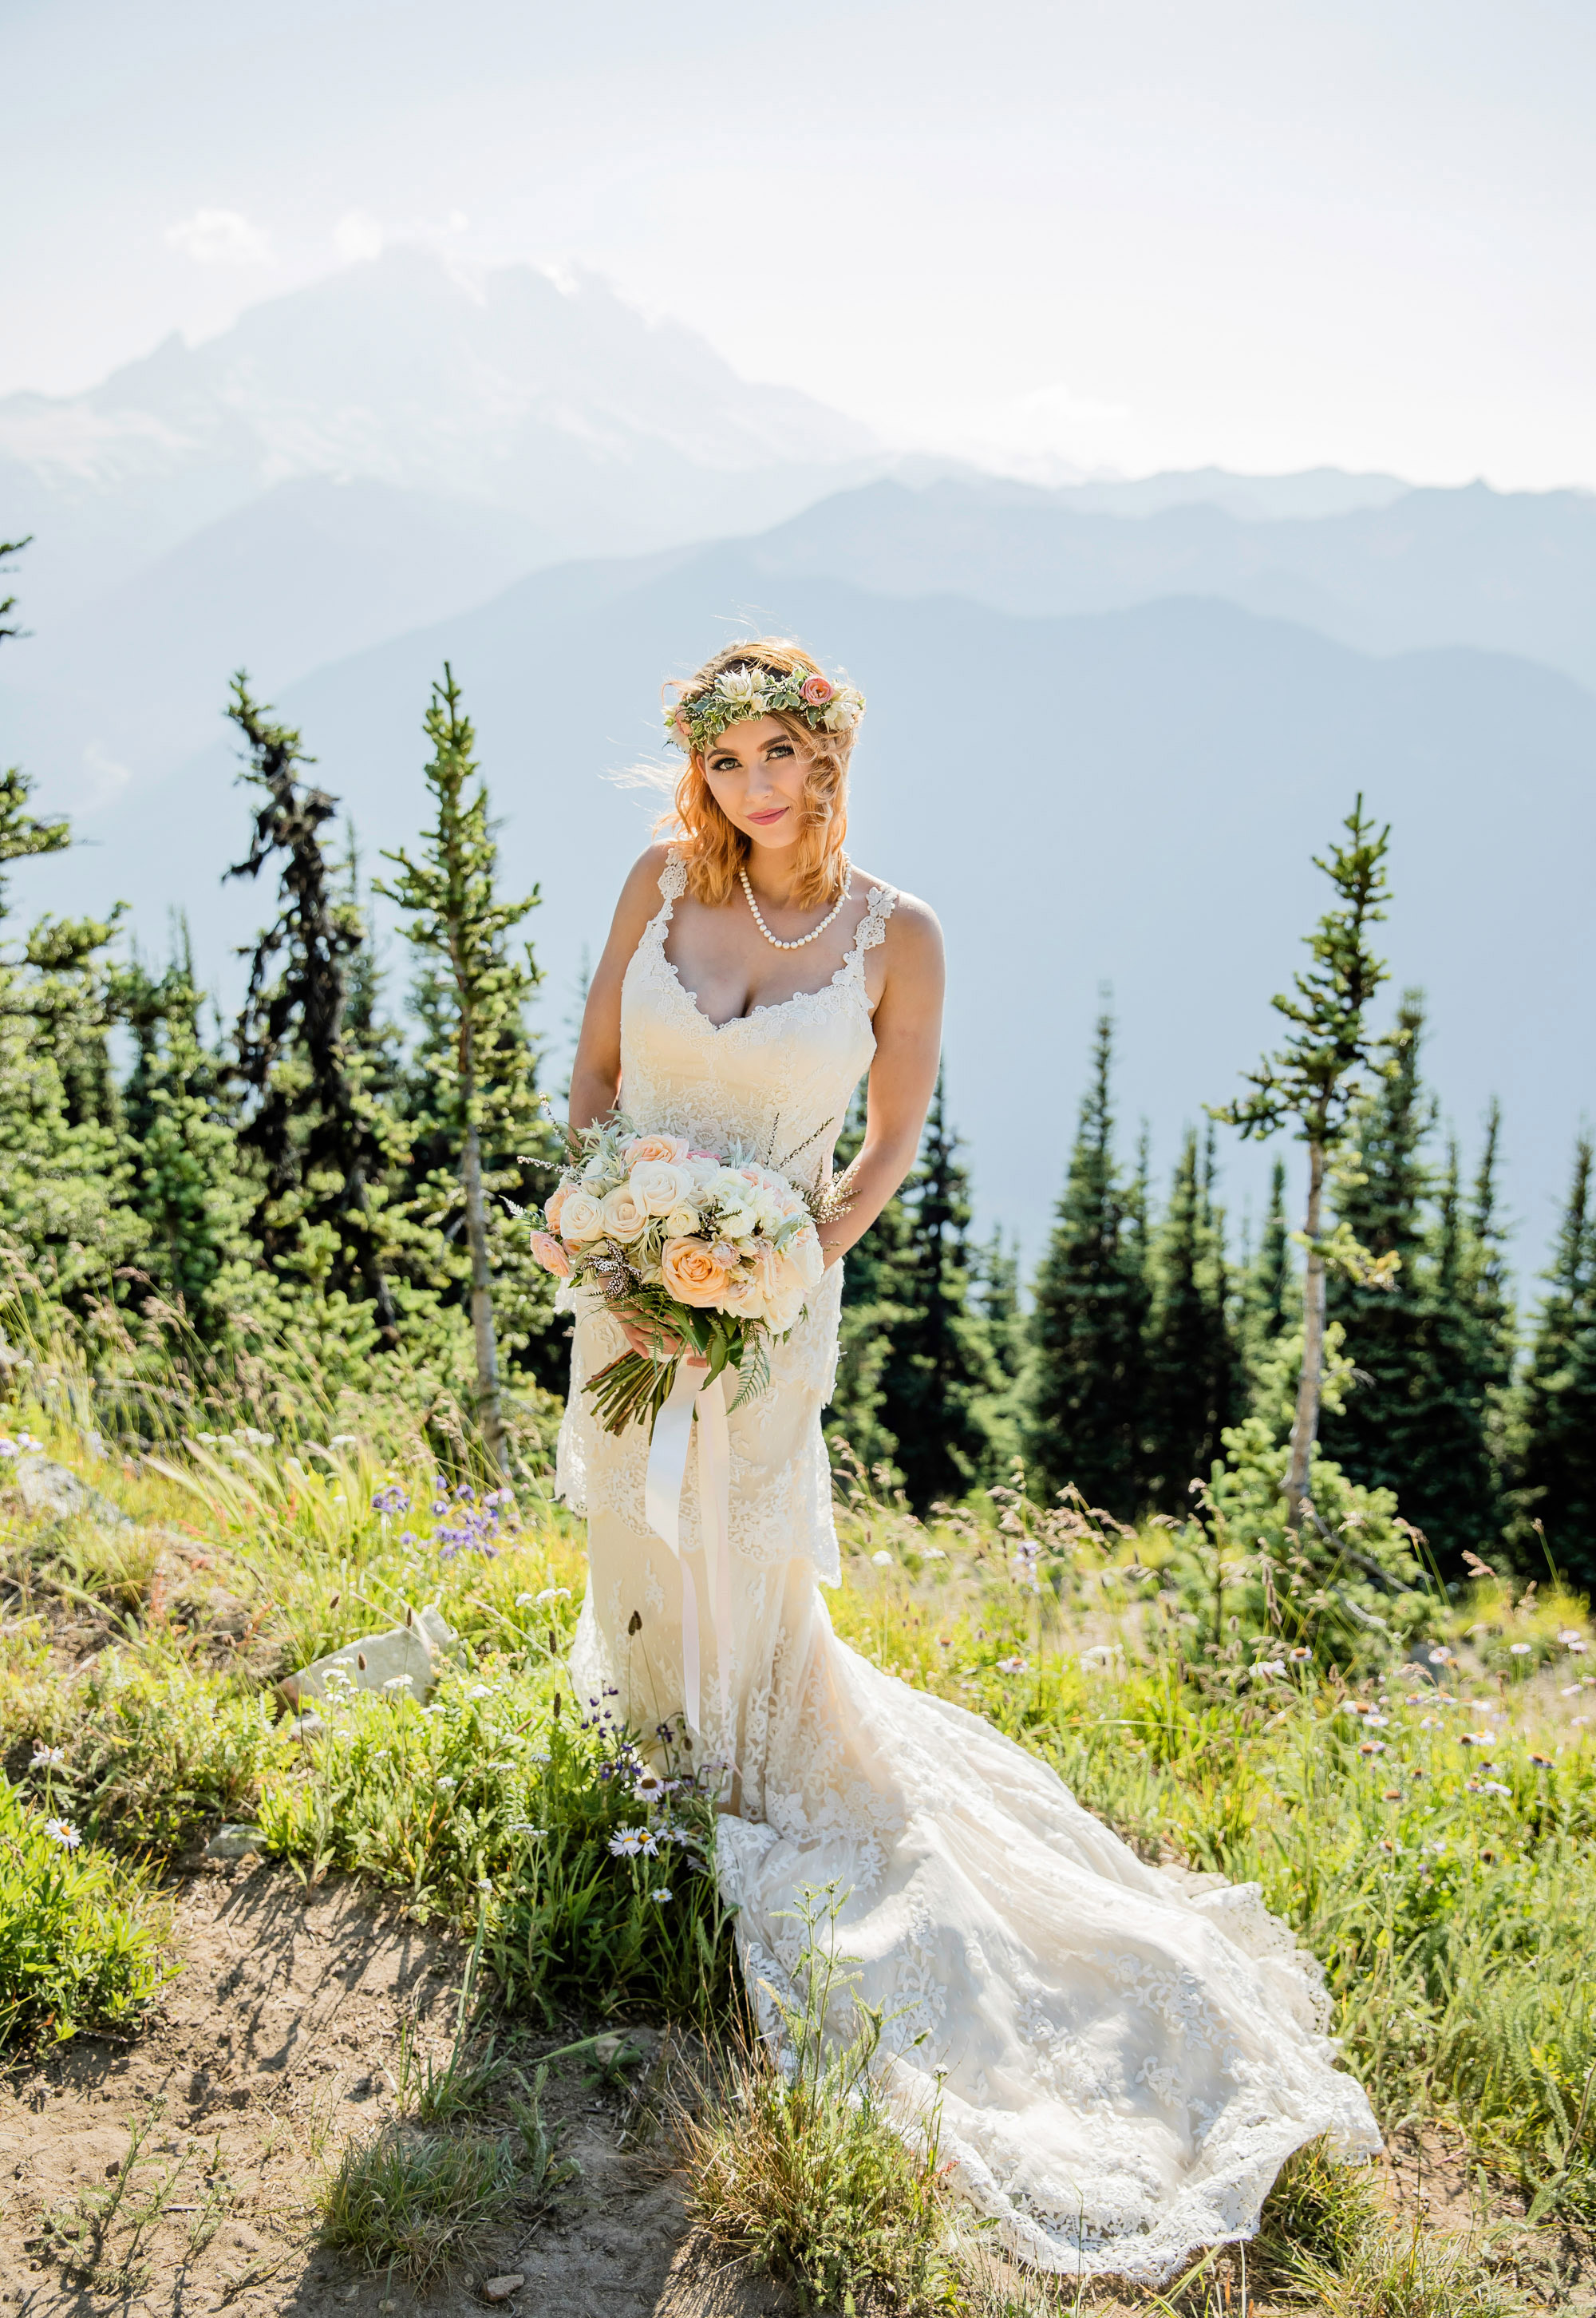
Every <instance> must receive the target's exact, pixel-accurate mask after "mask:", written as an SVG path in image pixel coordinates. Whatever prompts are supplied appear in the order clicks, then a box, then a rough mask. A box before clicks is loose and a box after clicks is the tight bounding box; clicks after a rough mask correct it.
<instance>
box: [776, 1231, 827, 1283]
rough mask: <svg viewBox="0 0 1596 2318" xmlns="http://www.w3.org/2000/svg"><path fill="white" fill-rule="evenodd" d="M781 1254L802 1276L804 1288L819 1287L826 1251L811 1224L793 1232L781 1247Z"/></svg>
mask: <svg viewBox="0 0 1596 2318" xmlns="http://www.w3.org/2000/svg"><path fill="white" fill-rule="evenodd" d="M782 1253H783V1254H784V1255H785V1256H786V1257H787V1258H789V1260H790V1261H791V1262H792V1263H793V1264H794V1266H795V1267H796V1269H797V1270H798V1271H800V1272H801V1273H802V1277H803V1283H804V1286H805V1287H806V1288H818V1287H819V1286H820V1276H821V1274H822V1273H823V1272H824V1271H825V1269H826V1251H825V1249H824V1248H823V1247H822V1246H821V1245H820V1234H819V1233H818V1232H817V1231H816V1229H815V1227H814V1226H813V1225H812V1224H804V1225H803V1226H802V1227H801V1228H800V1229H799V1230H797V1231H795V1232H794V1234H793V1236H792V1237H791V1239H789V1240H788V1241H787V1243H786V1244H785V1246H784V1247H783V1249H782Z"/></svg>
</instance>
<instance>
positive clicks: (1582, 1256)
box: [1519, 1135, 1596, 1593]
mask: <svg viewBox="0 0 1596 2318" xmlns="http://www.w3.org/2000/svg"><path fill="white" fill-rule="evenodd" d="M1593 1172H1596V1154H1593V1152H1592V1142H1591V1137H1589V1136H1588V1135H1582V1136H1581V1137H1579V1140H1578V1142H1577V1143H1576V1144H1575V1146H1574V1180H1573V1181H1572V1183H1571V1184H1570V1186H1569V1193H1568V1204H1567V1206H1566V1208H1565V1210H1564V1215H1563V1222H1562V1226H1561V1228H1560V1230H1559V1231H1558V1234H1557V1244H1556V1250H1555V1252H1554V1254H1553V1258H1552V1262H1551V1265H1550V1268H1549V1270H1548V1271H1547V1274H1546V1283H1547V1292H1546V1294H1545V1296H1544V1297H1543V1298H1542V1300H1541V1305H1540V1309H1539V1311H1538V1314H1537V1316H1536V1323H1535V1331H1534V1335H1533V1337H1532V1340H1531V1343H1530V1353H1529V1368H1528V1370H1526V1373H1525V1376H1524V1381H1523V1387H1522V1392H1521V1404H1522V1405H1521V1422H1522V1427H1523V1465H1522V1470H1521V1474H1520V1492H1519V1501H1520V1505H1522V1507H1523V1509H1524V1513H1525V1515H1526V1518H1527V1519H1528V1520H1533V1521H1538V1523H1540V1525H1541V1528H1542V1531H1543V1532H1544V1534H1545V1537H1546V1540H1547V1546H1548V1548H1549V1550H1550V1551H1551V1554H1552V1556H1553V1558H1554V1559H1555V1560H1556V1564H1557V1566H1558V1567H1559V1568H1561V1569H1562V1570H1563V1571H1564V1572H1565V1575H1566V1576H1567V1577H1569V1578H1570V1579H1571V1580H1572V1582H1573V1583H1574V1585H1575V1586H1580V1587H1582V1588H1583V1590H1584V1591H1585V1592H1586V1593H1596V1183H1593V1181H1592V1175H1593Z"/></svg>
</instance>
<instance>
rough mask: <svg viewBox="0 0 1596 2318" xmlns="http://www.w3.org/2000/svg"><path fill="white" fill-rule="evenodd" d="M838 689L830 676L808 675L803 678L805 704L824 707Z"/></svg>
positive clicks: (810, 706) (808, 706) (806, 705)
mask: <svg viewBox="0 0 1596 2318" xmlns="http://www.w3.org/2000/svg"><path fill="white" fill-rule="evenodd" d="M836 689H837V687H836V686H835V685H834V684H833V683H832V681H831V679H830V678H829V676H806V677H805V678H804V679H803V705H804V706H805V707H806V708H823V707H824V706H825V705H826V703H827V701H828V700H829V699H830V697H831V695H832V694H833V693H834V692H835V691H836Z"/></svg>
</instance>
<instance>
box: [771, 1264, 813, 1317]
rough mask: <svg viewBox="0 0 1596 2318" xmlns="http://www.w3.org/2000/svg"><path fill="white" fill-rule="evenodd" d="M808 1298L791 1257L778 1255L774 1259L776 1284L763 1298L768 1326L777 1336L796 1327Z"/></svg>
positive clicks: (802, 1278) (806, 1290) (804, 1283)
mask: <svg viewBox="0 0 1596 2318" xmlns="http://www.w3.org/2000/svg"><path fill="white" fill-rule="evenodd" d="M808 1296H809V1287H808V1283H807V1281H806V1280H804V1277H803V1274H802V1272H801V1271H799V1269H798V1266H797V1265H796V1264H795V1263H794V1262H793V1259H792V1257H791V1256H790V1255H778V1256H777V1257H776V1282H775V1285H774V1287H773V1288H772V1289H770V1290H769V1291H768V1292H767V1296H766V1298H765V1308H766V1310H767V1312H768V1313H769V1315H770V1325H771V1326H772V1327H773V1328H774V1329H775V1331H776V1334H777V1335H778V1336H785V1334H786V1333H787V1330H788V1329H789V1328H794V1327H796V1325H798V1322H799V1320H800V1319H801V1318H802V1313H803V1307H804V1304H805V1302H806V1301H807V1300H808Z"/></svg>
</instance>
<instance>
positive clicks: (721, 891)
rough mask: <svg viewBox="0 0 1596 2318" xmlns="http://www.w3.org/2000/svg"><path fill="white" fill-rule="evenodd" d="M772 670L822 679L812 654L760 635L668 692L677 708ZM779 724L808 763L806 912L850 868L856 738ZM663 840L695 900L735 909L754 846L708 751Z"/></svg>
mask: <svg viewBox="0 0 1596 2318" xmlns="http://www.w3.org/2000/svg"><path fill="white" fill-rule="evenodd" d="M756 667H757V668H763V669H769V670H770V672H771V673H772V674H773V675H779V676H792V675H798V676H823V675H824V674H825V670H824V669H822V668H821V667H820V662H819V661H818V660H815V659H814V658H813V656H812V654H811V653H809V652H806V651H804V650H803V648H802V645H801V644H795V643H793V642H790V641H789V639H788V638H786V637H785V636H755V637H752V638H750V639H749V641H748V642H743V643H736V644H727V645H726V646H725V648H724V650H722V651H718V652H716V653H715V655H714V657H713V659H712V660H705V661H704V666H703V667H702V668H701V669H697V670H696V671H695V674H693V675H692V676H689V677H686V678H677V679H673V681H672V683H671V684H669V685H668V686H667V687H666V690H667V691H668V692H669V691H672V690H674V691H675V693H676V696H677V700H678V701H681V700H691V699H692V698H693V697H694V696H695V694H697V693H700V692H704V691H707V690H708V689H709V687H710V686H711V685H713V682H714V680H715V678H716V677H718V676H721V675H723V674H724V673H725V672H726V670H727V669H743V668H756ZM775 714H776V723H778V724H779V725H780V726H781V728H782V730H783V731H784V732H785V733H787V734H788V736H789V737H790V738H791V740H792V741H793V742H794V746H795V747H796V748H797V749H798V750H799V751H800V754H801V755H802V757H803V758H804V759H807V764H806V767H805V770H804V777H803V808H804V823H803V828H802V832H801V835H800V837H799V840H798V858H797V868H796V876H795V877H794V885H793V899H794V902H795V903H797V904H798V905H799V906H800V907H801V908H802V909H822V908H828V909H829V906H830V904H831V903H833V902H834V901H835V900H836V899H837V897H838V894H840V893H841V891H842V885H843V880H844V878H845V877H846V876H847V863H846V861H845V859H844V857H843V851H842V841H843V839H844V838H845V837H846V836H847V767H848V759H849V758H850V757H851V756H852V754H853V747H854V732H855V729H856V728H850V729H849V730H847V731H846V732H814V731H812V730H811V727H810V726H809V725H808V724H806V723H804V722H803V720H802V717H798V716H790V715H786V714H784V713H783V712H782V711H781V710H780V709H777V710H776V712H775ZM654 833H655V835H656V836H657V837H668V838H669V839H670V840H671V841H672V842H673V843H674V844H675V845H676V847H677V849H678V850H679V851H680V853H681V854H682V856H683V859H684V862H685V864H686V872H687V890H688V892H689V893H690V894H692V895H693V897H694V899H695V901H699V902H707V903H710V904H711V905H712V906H718V905H719V904H720V903H723V902H729V901H730V900H731V894H732V891H733V889H734V887H735V885H736V883H737V873H738V871H739V870H740V868H741V867H742V866H743V863H744V862H745V861H746V860H747V859H748V858H749V851H750V845H749V839H748V838H746V837H745V836H744V835H743V833H742V831H741V830H740V829H734V828H733V827H732V825H731V822H729V821H728V820H727V818H726V816H725V814H724V813H722V811H721V808H720V806H719V805H718V804H716V803H715V800H714V794H713V791H712V789H711V787H710V785H709V782H708V780H707V779H706V778H705V777H704V751H703V750H702V749H698V748H695V749H694V750H693V751H692V753H691V755H690V756H689V757H688V759H687V763H686V770H685V771H684V772H683V774H682V776H681V778H680V779H679V780H678V781H677V785H676V802H675V805H674V807H673V809H672V810H671V811H670V812H669V813H661V815H660V816H659V820H658V821H657V822H655V824H654Z"/></svg>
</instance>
